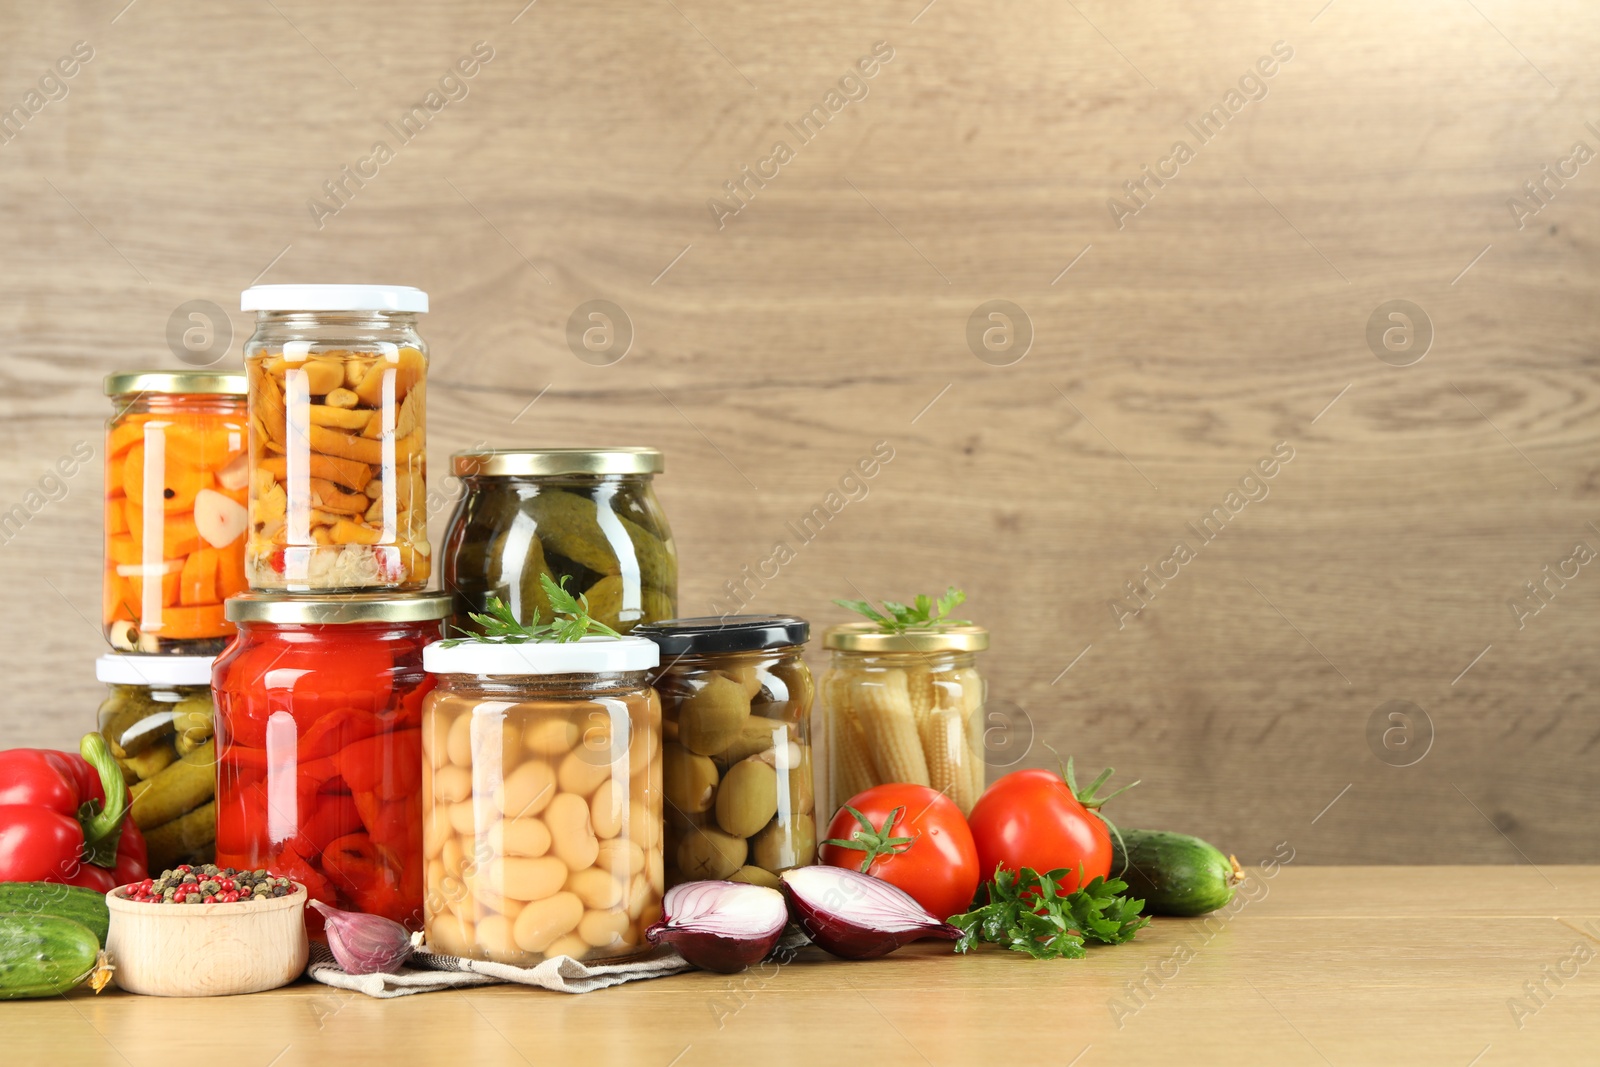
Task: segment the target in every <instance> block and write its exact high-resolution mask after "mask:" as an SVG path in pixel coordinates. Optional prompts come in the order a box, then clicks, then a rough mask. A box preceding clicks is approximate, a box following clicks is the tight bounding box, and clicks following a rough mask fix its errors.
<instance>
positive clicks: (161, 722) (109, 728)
mask: <svg viewBox="0 0 1600 1067" xmlns="http://www.w3.org/2000/svg"><path fill="white" fill-rule="evenodd" d="M100 733H101V734H102V735H104V737H105V739H106V744H107V745H109V746H110V748H111V754H112V755H113V756H116V757H117V758H118V759H126V758H128V757H129V756H137V755H138V754H139V753H141V752H143V751H144V750H145V749H147V748H149V747H150V746H151V745H153V744H155V743H156V742H157V741H160V740H161V739H162V738H164V737H166V736H168V735H169V734H171V733H172V707H171V706H170V705H167V704H161V703H157V702H156V701H154V700H151V699H150V698H149V697H148V696H146V695H145V694H144V693H141V692H140V691H138V690H136V689H131V688H126V687H124V688H121V689H119V690H118V696H116V697H112V698H111V699H109V700H107V701H106V702H105V703H103V704H101V705H100Z"/></svg>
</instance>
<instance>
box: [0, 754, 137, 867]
mask: <svg viewBox="0 0 1600 1067" xmlns="http://www.w3.org/2000/svg"><path fill="white" fill-rule="evenodd" d="M79 751H80V752H81V753H82V755H73V754H72V753H70V752H51V751H47V750H44V749H36V748H16V749H12V750H10V751H9V752H0V882H58V883H64V884H67V885H81V886H87V887H89V888H93V889H99V890H101V891H102V892H104V891H105V890H108V889H113V888H115V887H116V886H119V885H124V884H126V883H128V882H136V881H138V880H139V879H141V878H143V877H144V876H145V874H146V873H147V872H146V870H145V846H144V838H143V836H142V835H141V834H140V833H139V829H138V827H136V826H134V824H133V820H131V819H129V818H128V817H127V815H128V805H129V799H128V787H127V784H126V782H125V781H124V780H123V777H122V769H121V768H120V767H118V766H117V762H116V760H115V759H113V758H112V756H111V750H110V749H109V748H107V747H106V742H105V738H103V737H101V736H100V735H99V734H97V733H91V734H87V735H85V737H84V739H83V742H82V744H81V746H80V748H79Z"/></svg>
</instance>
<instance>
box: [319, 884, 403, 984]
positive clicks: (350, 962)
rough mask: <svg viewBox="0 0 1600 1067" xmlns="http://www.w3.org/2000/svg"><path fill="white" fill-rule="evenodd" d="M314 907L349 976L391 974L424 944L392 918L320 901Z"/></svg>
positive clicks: (340, 962)
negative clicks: (318, 912) (320, 916)
mask: <svg viewBox="0 0 1600 1067" xmlns="http://www.w3.org/2000/svg"><path fill="white" fill-rule="evenodd" d="M311 906H312V907H313V908H316V909H317V910H318V911H320V912H321V913H322V917H323V920H324V922H323V929H324V931H325V932H326V933H327V935H328V948H329V949H330V950H331V951H332V952H333V958H334V959H336V960H338V961H339V966H341V967H343V968H344V969H345V971H346V972H347V973H349V974H392V973H393V972H394V971H396V970H398V969H399V968H400V965H401V964H403V963H404V962H405V961H406V960H408V959H410V958H411V953H412V952H414V951H416V948H417V946H418V945H419V944H421V942H422V935H421V934H420V933H418V934H413V933H412V932H411V931H409V930H407V929H406V928H405V927H404V926H401V925H400V924H399V923H397V922H395V921H394V920H393V919H385V918H384V917H383V916H381V915H367V914H365V913H363V912H359V911H341V910H340V909H338V908H335V907H330V906H329V905H327V904H324V903H323V902H322V901H320V900H313V901H312V902H311Z"/></svg>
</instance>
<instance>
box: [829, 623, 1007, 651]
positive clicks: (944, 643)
mask: <svg viewBox="0 0 1600 1067" xmlns="http://www.w3.org/2000/svg"><path fill="white" fill-rule="evenodd" d="M822 647H823V648H831V649H838V650H840V651H842V652H982V651H983V650H984V649H986V648H988V647H989V629H988V627H986V626H939V627H936V628H931V629H926V630H906V631H905V632H903V633H893V634H891V633H884V632H883V631H882V630H880V629H878V626H877V624H876V623H871V622H847V623H842V624H840V625H838V626H830V627H828V632H827V633H825V634H823V635H822Z"/></svg>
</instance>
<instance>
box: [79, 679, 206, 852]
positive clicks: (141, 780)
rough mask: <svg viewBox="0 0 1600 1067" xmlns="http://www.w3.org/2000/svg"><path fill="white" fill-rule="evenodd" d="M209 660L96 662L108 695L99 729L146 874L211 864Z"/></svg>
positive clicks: (101, 706) (101, 712)
mask: <svg viewBox="0 0 1600 1067" xmlns="http://www.w3.org/2000/svg"><path fill="white" fill-rule="evenodd" d="M211 662H212V659H211V657H210V656H116V655H113V656H101V657H100V658H99V659H97V660H95V664H94V666H95V676H96V677H97V678H99V679H100V681H102V682H104V683H106V686H107V688H108V689H109V690H110V692H109V693H108V694H107V696H106V699H105V700H104V701H102V702H101V704H100V715H99V729H100V734H101V736H102V737H104V738H105V739H106V744H107V745H108V746H109V747H110V749H111V754H112V755H113V756H114V757H116V760H117V765H118V766H120V767H121V768H122V774H123V777H124V778H126V779H127V781H128V788H129V791H130V793H131V794H132V796H133V804H132V807H131V809H130V811H129V816H130V817H131V818H132V819H133V821H134V824H135V825H136V826H138V827H139V830H140V831H141V832H142V833H143V835H144V839H145V844H146V846H147V847H148V849H149V853H150V869H151V870H153V871H156V872H158V873H159V872H161V871H164V870H167V869H169V868H172V867H176V866H177V865H178V864H180V863H210V862H212V858H213V856H214V854H215V841H216V836H217V804H216V786H217V745H216V741H215V739H214V736H213V734H214V730H215V727H214V724H213V709H212V705H211Z"/></svg>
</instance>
